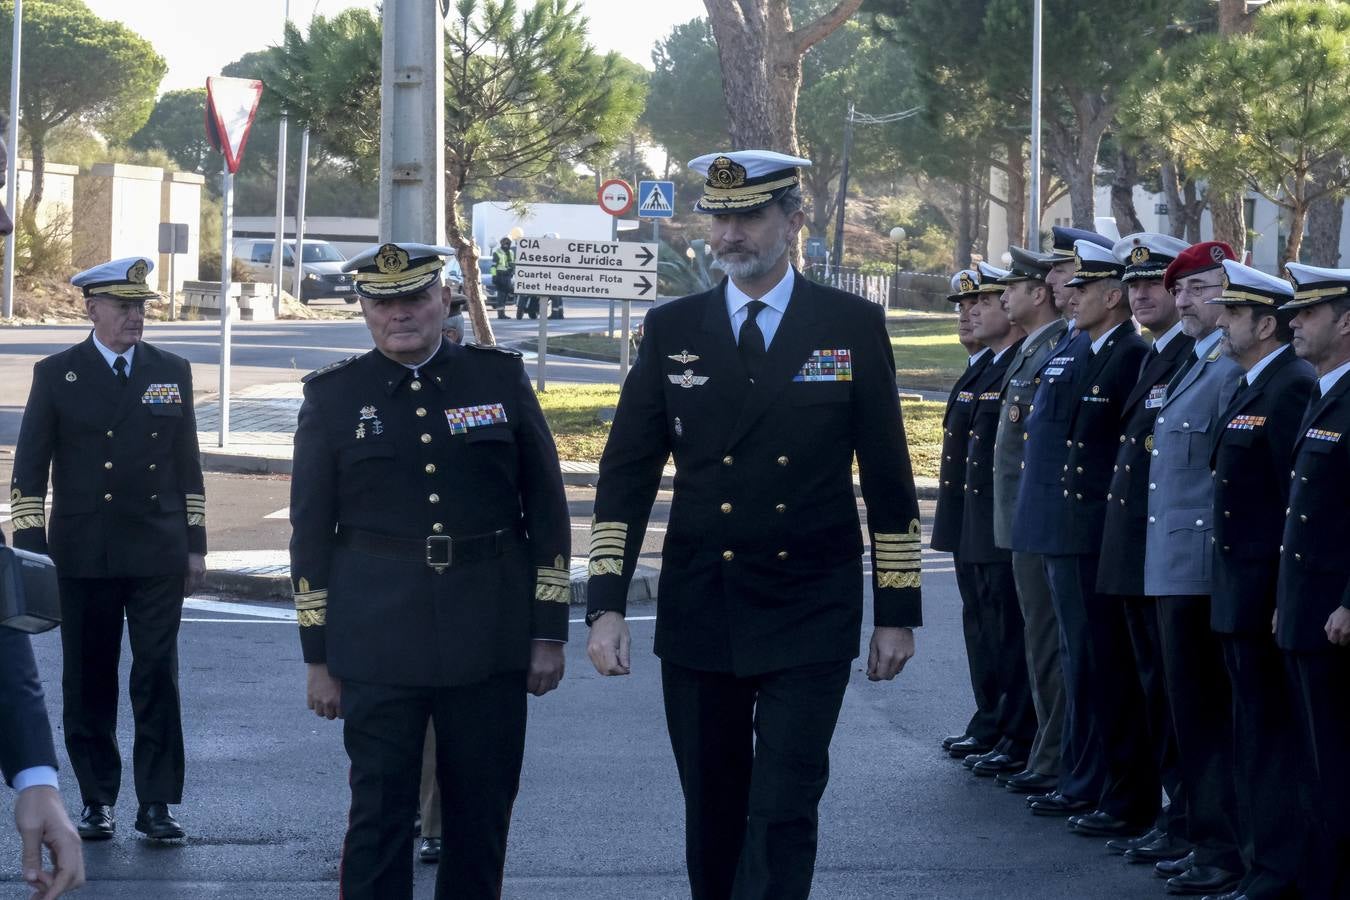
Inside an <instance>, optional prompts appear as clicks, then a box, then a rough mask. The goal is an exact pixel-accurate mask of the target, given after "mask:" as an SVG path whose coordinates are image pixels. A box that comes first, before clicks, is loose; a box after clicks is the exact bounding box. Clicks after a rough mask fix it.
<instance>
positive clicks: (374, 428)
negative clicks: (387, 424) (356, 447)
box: [356, 406, 384, 440]
mask: <svg viewBox="0 0 1350 900" xmlns="http://www.w3.org/2000/svg"><path fill="white" fill-rule="evenodd" d="M376 412H377V410H376V409H375V407H373V406H363V407H361V420H360V421H359V422H357V423H356V438H357V440H361V439H362V438H364V437H365V436H366V423H367V422H369V423H370V431H371V433H373V434H384V423H383V422H381V421H380V418H379V416H377V415H376V414H375V413H376Z"/></svg>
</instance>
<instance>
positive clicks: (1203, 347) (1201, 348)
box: [1195, 328, 1223, 359]
mask: <svg viewBox="0 0 1350 900" xmlns="http://www.w3.org/2000/svg"><path fill="white" fill-rule="evenodd" d="M1222 339H1223V332H1222V331H1220V330H1219V329H1217V328H1215V329H1214V330H1213V331H1211V332H1210V333H1209V334H1207V335H1205V336H1204V337H1202V338H1200V340H1198V341H1196V342H1195V358H1196V359H1204V358H1205V357H1206V356H1208V355H1209V351H1211V350H1213V349H1214V345H1215V344H1217V343H1219V341H1220V340H1222Z"/></svg>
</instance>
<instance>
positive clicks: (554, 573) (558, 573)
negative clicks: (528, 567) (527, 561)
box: [535, 566, 572, 586]
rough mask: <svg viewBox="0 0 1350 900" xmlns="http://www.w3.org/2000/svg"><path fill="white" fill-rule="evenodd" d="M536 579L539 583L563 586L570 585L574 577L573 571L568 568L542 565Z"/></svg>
mask: <svg viewBox="0 0 1350 900" xmlns="http://www.w3.org/2000/svg"><path fill="white" fill-rule="evenodd" d="M535 581H536V582H537V583H538V584H561V585H563V586H568V585H570V584H571V583H572V578H571V572H569V571H567V570H566V569H555V568H553V567H551V566H549V567H544V566H540V567H539V569H538V571H537V575H536V578H535Z"/></svg>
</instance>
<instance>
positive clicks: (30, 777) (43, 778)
mask: <svg viewBox="0 0 1350 900" xmlns="http://www.w3.org/2000/svg"><path fill="white" fill-rule="evenodd" d="M44 784H45V785H48V786H50V787H58V786H59V785H58V784H57V783H56V770H55V769H53V768H52V767H51V766H33V767H32V768H28V769H24V770H23V771H21V772H20V773H19V774H18V775H15V776H14V790H15V791H22V790H25V789H26V788H30V787H38V786H39V785H44Z"/></svg>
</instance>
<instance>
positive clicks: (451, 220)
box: [445, 165, 497, 347]
mask: <svg viewBox="0 0 1350 900" xmlns="http://www.w3.org/2000/svg"><path fill="white" fill-rule="evenodd" d="M463 187H464V171H463V169H462V168H461V167H459V166H456V165H451V166H448V167H447V168H446V172H445V236H446V239H447V240H448V241H449V242H450V246H451V247H452V248H454V251H455V258H456V259H458V260H459V268H460V271H461V272H463V273H464V296H466V297H468V298H469V321H470V322H472V323H473V333H474V337H475V338H476V340H477V343H480V344H486V345H488V346H489V347H491V346H494V345H495V344H496V343H497V336H496V335H495V334H493V333H492V323H491V321H490V320H489V319H488V315H487V308H486V307H485V306H484V305H483V294H482V291H480V290H479V284H478V255H477V254H476V253H475V252H474V246H473V241H472V239H471V238H470V237H467V236H465V234H464V232H463V231H462V230H461V229H460V226H459V195H460V193H461V191H462V190H463Z"/></svg>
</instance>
